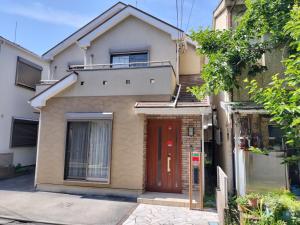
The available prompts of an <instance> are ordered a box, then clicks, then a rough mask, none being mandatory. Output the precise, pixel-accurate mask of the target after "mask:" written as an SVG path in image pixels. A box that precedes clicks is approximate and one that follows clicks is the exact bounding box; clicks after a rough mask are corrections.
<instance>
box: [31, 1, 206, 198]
mask: <svg viewBox="0 0 300 225" xmlns="http://www.w3.org/2000/svg"><path fill="white" fill-rule="evenodd" d="M43 58H44V59H45V60H47V61H49V63H50V73H49V74H43V75H44V76H43V78H42V80H44V81H42V84H41V85H40V86H39V87H38V91H37V93H36V96H35V97H34V98H32V99H31V101H30V103H31V105H32V106H33V107H34V108H36V109H38V110H39V111H40V126H39V139H38V156H37V167H36V178H35V184H36V186H37V189H39V190H51V191H64V192H76V193H101V194H107V193H109V194H118V195H131V196H137V195H138V194H140V193H142V192H144V191H156V192H177V193H181V192H184V191H186V190H187V188H188V154H189V151H190V150H191V149H193V150H195V151H200V152H203V148H204V142H205V137H204V135H205V133H206V131H205V129H206V128H207V127H208V125H209V121H208V119H207V118H208V116H209V115H210V114H211V107H210V103H209V98H206V99H205V100H204V101H202V102H198V101H196V99H194V98H193V96H191V94H189V93H187V91H186V87H187V86H190V85H193V84H195V83H198V82H200V71H201V65H202V64H203V58H201V57H200V56H198V55H197V54H196V46H195V43H193V42H192V41H191V40H190V39H189V38H188V37H187V36H186V35H185V34H184V32H183V31H182V30H180V29H178V28H176V27H174V26H172V25H170V24H168V23H166V22H164V21H162V20H160V19H158V18H155V17H153V16H151V15H149V14H147V13H145V12H143V11H141V10H139V9H137V8H135V7H133V6H130V5H126V4H123V3H117V4H116V5H114V6H112V7H111V8H110V9H108V10H107V11H105V12H104V13H103V14H101V15H100V16H98V17H97V18H95V19H94V20H92V21H91V22H90V23H88V24H87V25H86V26H84V27H83V28H81V29H79V30H78V31H76V32H75V33H74V34H72V35H71V36H69V37H68V38H66V39H65V40H63V41H62V42H61V43H59V44H58V45H56V46H55V47H53V48H52V49H50V50H49V51H48V52H46V53H45V54H44V55H43ZM203 158H204V157H203ZM202 165H204V164H202ZM202 171H203V174H202V175H201V179H202V180H203V181H204V170H202Z"/></svg>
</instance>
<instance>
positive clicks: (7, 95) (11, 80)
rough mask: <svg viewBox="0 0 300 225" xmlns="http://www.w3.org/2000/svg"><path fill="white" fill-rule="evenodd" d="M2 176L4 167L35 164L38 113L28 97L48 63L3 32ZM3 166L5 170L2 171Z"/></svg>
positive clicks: (0, 74) (0, 60)
mask: <svg viewBox="0 0 300 225" xmlns="http://www.w3.org/2000/svg"><path fill="white" fill-rule="evenodd" d="M0 68H1V69H0V94H1V98H0V176H1V174H3V171H5V168H7V167H11V166H17V165H18V164H19V165H21V166H28V165H34V164H35V157H36V135H37V127H38V126H37V125H38V119H39V115H38V114H37V113H34V110H33V108H32V107H31V106H30V105H29V104H28V100H29V99H30V98H31V97H33V96H34V94H35V85H36V84H37V83H39V82H40V80H41V76H42V73H48V72H47V71H48V64H47V63H46V62H45V61H43V59H41V58H40V57H39V56H38V55H36V54H34V53H32V52H30V51H29V50H27V49H25V48H23V47H21V46H19V45H17V44H15V43H13V42H11V41H9V40H7V39H5V38H3V37H1V36H0ZM1 169H2V173H1Z"/></svg>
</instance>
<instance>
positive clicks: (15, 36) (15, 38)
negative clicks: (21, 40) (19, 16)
mask: <svg viewBox="0 0 300 225" xmlns="http://www.w3.org/2000/svg"><path fill="white" fill-rule="evenodd" d="M17 29H18V22H17V21H16V25H15V33H14V34H15V35H14V43H16V42H17Z"/></svg>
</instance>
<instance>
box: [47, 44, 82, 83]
mask: <svg viewBox="0 0 300 225" xmlns="http://www.w3.org/2000/svg"><path fill="white" fill-rule="evenodd" d="M83 58H84V52H83V51H82V50H81V49H80V48H79V46H78V45H76V44H73V45H71V46H70V47H68V48H66V49H65V50H64V51H62V52H61V53H59V54H58V55H56V56H55V57H54V59H53V61H52V62H51V63H50V74H51V75H50V79H51V80H59V79H60V78H62V77H64V76H66V75H67V74H69V72H68V71H67V70H68V69H69V65H70V64H77V65H78V64H79V65H82V64H83ZM43 80H48V79H47V77H43Z"/></svg>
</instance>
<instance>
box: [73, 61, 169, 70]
mask: <svg viewBox="0 0 300 225" xmlns="http://www.w3.org/2000/svg"><path fill="white" fill-rule="evenodd" d="M160 66H171V67H172V64H171V62H170V61H149V62H131V63H111V64H87V65H70V66H69V70H101V69H102V70H107V69H128V68H147V67H160ZM172 68H173V67H172Z"/></svg>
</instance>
